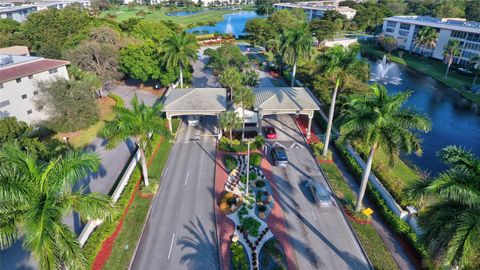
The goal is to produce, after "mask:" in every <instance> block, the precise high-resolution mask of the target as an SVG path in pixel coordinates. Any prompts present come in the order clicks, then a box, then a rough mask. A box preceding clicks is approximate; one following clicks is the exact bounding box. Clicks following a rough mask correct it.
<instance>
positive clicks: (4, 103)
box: [0, 100, 10, 108]
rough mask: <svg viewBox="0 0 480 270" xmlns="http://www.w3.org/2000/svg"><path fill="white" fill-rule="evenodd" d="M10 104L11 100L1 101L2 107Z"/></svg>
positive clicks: (0, 106)
mask: <svg viewBox="0 0 480 270" xmlns="http://www.w3.org/2000/svg"><path fill="white" fill-rule="evenodd" d="M8 105H10V100H5V101H2V102H0V108H3V107H5V106H8Z"/></svg>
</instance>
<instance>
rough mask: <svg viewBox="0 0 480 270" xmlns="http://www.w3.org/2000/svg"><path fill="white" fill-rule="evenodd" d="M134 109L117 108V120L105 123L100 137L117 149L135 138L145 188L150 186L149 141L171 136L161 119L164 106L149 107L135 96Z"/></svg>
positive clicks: (133, 100) (132, 102)
mask: <svg viewBox="0 0 480 270" xmlns="http://www.w3.org/2000/svg"><path fill="white" fill-rule="evenodd" d="M130 104H131V105H132V109H128V108H125V107H115V108H114V110H115V112H116V116H115V119H114V120H112V121H108V122H106V123H105V127H104V128H103V129H102V130H101V132H100V135H101V136H102V137H104V138H107V139H108V143H107V147H109V148H110V147H115V146H117V145H118V144H119V143H121V142H123V141H125V140H126V139H128V138H131V137H133V138H135V143H136V144H137V146H138V149H139V151H140V161H141V163H142V174H143V181H144V184H145V186H148V185H149V181H148V170H147V158H146V156H145V150H147V148H149V146H150V145H149V144H148V140H149V138H150V136H152V134H153V135H160V136H166V137H169V136H170V132H169V131H168V129H167V127H166V125H165V121H164V119H163V118H161V117H160V114H161V112H162V105H161V104H159V103H157V104H156V105H154V106H153V107H149V106H147V105H145V104H144V103H142V104H140V103H139V102H138V98H137V96H134V98H133V99H132V101H131V103H130Z"/></svg>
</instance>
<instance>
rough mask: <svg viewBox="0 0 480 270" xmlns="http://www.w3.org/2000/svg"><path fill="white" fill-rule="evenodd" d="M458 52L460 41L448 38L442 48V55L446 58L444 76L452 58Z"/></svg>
mask: <svg viewBox="0 0 480 270" xmlns="http://www.w3.org/2000/svg"><path fill="white" fill-rule="evenodd" d="M459 54H460V41H458V40H454V39H450V40H449V41H448V43H447V45H445V47H444V49H443V56H444V57H445V59H446V60H447V70H446V71H445V77H447V75H448V71H449V70H450V66H451V65H452V63H453V58H454V57H455V56H457V55H459Z"/></svg>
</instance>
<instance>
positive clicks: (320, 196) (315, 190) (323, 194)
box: [305, 179, 333, 206]
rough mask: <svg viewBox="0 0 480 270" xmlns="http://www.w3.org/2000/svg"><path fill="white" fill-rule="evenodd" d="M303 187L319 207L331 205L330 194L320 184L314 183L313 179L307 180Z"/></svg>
mask: <svg viewBox="0 0 480 270" xmlns="http://www.w3.org/2000/svg"><path fill="white" fill-rule="evenodd" d="M305 186H306V188H307V189H308V190H309V191H310V193H311V195H312V197H313V200H314V202H315V203H318V204H319V205H320V206H332V205H333V200H332V197H331V196H330V192H329V191H328V190H327V188H326V187H325V186H324V185H323V184H322V183H320V182H318V181H314V180H313V179H308V181H307V182H306V183H305Z"/></svg>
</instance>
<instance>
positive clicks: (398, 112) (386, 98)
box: [338, 84, 431, 212]
mask: <svg viewBox="0 0 480 270" xmlns="http://www.w3.org/2000/svg"><path fill="white" fill-rule="evenodd" d="M371 89H372V91H373V94H369V95H364V96H354V97H352V98H351V99H350V100H349V102H348V103H347V104H346V105H345V108H344V110H343V111H342V114H341V115H340V117H339V119H338V123H339V124H340V137H339V142H340V143H343V142H345V141H347V140H351V141H358V142H361V143H363V144H365V145H367V146H369V147H370V153H369V156H368V160H367V165H366V168H365V171H364V173H363V177H362V183H361V186H360V192H359V194H358V198H357V205H356V208H355V211H356V212H359V211H360V210H361V209H362V200H363V196H364V195H365V189H366V187H367V182H368V178H369V177H370V170H371V168H372V162H373V157H374V155H375V151H376V150H377V149H378V148H379V147H381V148H382V149H383V151H384V152H385V153H386V154H387V155H388V156H389V158H390V162H391V163H393V161H394V157H395V156H397V155H398V154H399V153H400V152H403V153H411V152H412V151H413V152H415V153H416V154H418V155H420V154H421V153H422V148H421V147H420V139H419V138H418V135H417V133H416V132H417V131H423V132H427V131H429V130H430V127H431V123H430V120H429V119H428V118H427V117H424V116H421V115H419V114H417V113H415V112H413V111H410V110H408V109H402V106H403V105H404V104H405V102H406V101H407V99H408V97H409V96H410V92H403V93H399V94H397V95H393V96H390V95H388V93H387V89H386V88H385V86H383V85H379V84H374V85H372V86H371Z"/></svg>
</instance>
